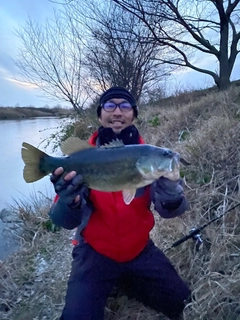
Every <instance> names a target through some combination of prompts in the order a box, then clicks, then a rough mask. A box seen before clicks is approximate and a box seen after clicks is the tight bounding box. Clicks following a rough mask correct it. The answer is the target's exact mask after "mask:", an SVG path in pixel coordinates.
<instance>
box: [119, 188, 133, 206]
mask: <svg viewBox="0 0 240 320" xmlns="http://www.w3.org/2000/svg"><path fill="white" fill-rule="evenodd" d="M122 194H123V201H124V202H125V203H126V204H130V203H131V201H132V199H134V197H135V194H136V189H131V190H123V191H122Z"/></svg>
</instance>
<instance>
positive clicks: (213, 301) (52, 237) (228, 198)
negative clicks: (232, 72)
mask: <svg viewBox="0 0 240 320" xmlns="http://www.w3.org/2000/svg"><path fill="white" fill-rule="evenodd" d="M188 94H189V95H191V92H189V93H188ZM186 101H187V102H186ZM156 118H157V119H158V120H155V119H156ZM239 118H240V92H239V88H238V87H237V86H233V87H232V88H230V89H229V90H228V91H226V92H215V91H213V92H209V93H207V94H204V95H202V96H199V97H198V99H196V100H195V99H194V98H193V99H192V98H191V97H188V98H186V99H184V102H182V103H181V101H179V100H178V99H177V97H176V99H175V100H174V101H172V103H171V106H168V107H167V108H165V107H159V108H158V107H157V106H154V108H151V107H144V109H142V110H141V109H140V117H139V119H138V121H137V122H136V125H137V126H138V128H139V130H140V132H141V133H142V135H143V136H144V138H145V140H146V142H148V143H151V144H157V145H161V146H163V145H164V146H166V147H171V148H172V149H174V150H177V151H178V152H180V153H181V155H182V156H183V157H184V158H186V160H188V161H189V162H190V163H191V165H190V166H187V167H184V166H183V167H182V168H181V174H182V177H183V179H184V181H185V194H186V196H187V198H188V200H189V203H190V209H189V210H188V211H187V212H186V213H185V214H184V215H183V216H181V217H177V218H175V219H169V220H166V219H162V218H161V217H159V215H158V214H157V213H156V212H154V211H153V213H154V216H155V220H156V223H155V227H154V229H153V230H152V232H151V237H152V238H153V239H154V241H155V243H156V244H157V245H158V246H159V247H160V248H161V249H162V250H164V251H165V253H166V255H167V256H168V258H169V259H170V260H171V261H172V263H173V264H174V266H175V268H176V269H177V271H178V272H179V274H180V275H181V277H182V278H183V279H184V280H185V281H186V282H187V283H188V284H189V286H190V287H191V290H192V301H191V302H190V303H189V304H188V305H187V306H186V308H185V310H184V320H215V319H217V320H240V301H239V296H240V215H239V213H240V206H238V207H236V208H235V209H233V210H231V211H229V212H227V213H226V211H227V210H229V209H230V208H231V207H232V206H234V205H236V204H238V203H239V202H240V122H239ZM87 128H88V127H87ZM88 130H91V129H90V128H88ZM182 132H184V133H185V134H184V135H183V134H182ZM85 133H86V132H85V129H84V124H83V123H82V122H81V121H79V122H78V124H77V126H76V129H75V134H76V135H79V136H80V137H81V136H82V134H85ZM89 133H90V132H89ZM49 205H50V204H49V202H48V203H47V204H46V206H43V207H42V206H40V207H39V208H38V207H37V206H36V205H34V206H31V205H29V204H28V205H24V204H23V203H20V204H19V205H18V206H17V207H16V208H15V209H16V213H17V214H19V215H20V216H21V220H22V221H23V222H24V225H25V233H24V234H23V235H22V237H23V239H24V241H23V244H22V250H21V252H19V253H16V254H13V255H12V256H10V257H8V258H7V259H6V260H5V261H4V262H2V264H1V268H0V278H1V281H0V283H1V284H0V292H1V295H0V297H1V298H0V319H3V320H4V319H5V320H6V319H8V320H23V319H24V320H30V319H31V320H43V319H44V320H48V319H49V320H50V319H51V320H54V319H58V318H59V315H60V313H61V310H62V308H63V305H64V296H65V291H66V284H67V279H68V275H69V272H70V264H71V250H72V247H71V243H70V238H71V236H72V231H66V230H62V229H61V230H57V231H56V232H52V231H49V228H46V225H48V223H47V221H48V217H47V211H48V208H49ZM224 213H226V214H224ZM221 215H223V217H221ZM217 217H220V218H219V219H218V220H216V221H215V222H213V223H211V224H210V225H209V226H207V227H206V228H205V229H204V230H203V231H202V233H201V237H202V239H203V244H202V245H201V246H200V248H199V250H197V247H196V242H195V241H194V240H193V239H189V240H188V241H185V242H184V243H182V244H181V245H179V246H177V247H174V248H170V247H171V245H172V244H173V243H174V242H175V241H176V240H178V239H180V238H182V237H183V236H184V235H187V234H189V232H190V230H191V229H192V228H194V227H195V228H198V227H201V226H203V225H204V224H207V223H208V222H209V221H211V219H214V218H217ZM50 229H51V228H50ZM127 319H130V320H131V319H132V320H136V319H140V320H141V319H151V320H152V319H162V320H164V319H165V320H166V318H165V317H164V316H163V315H161V314H157V313H156V312H155V311H154V310H150V309H149V308H147V307H146V306H144V305H142V304H140V303H138V302H137V301H135V300H128V299H127V297H126V296H119V297H111V298H109V300H108V303H107V306H106V309H105V320H127Z"/></svg>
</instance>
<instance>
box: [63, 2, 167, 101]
mask: <svg viewBox="0 0 240 320" xmlns="http://www.w3.org/2000/svg"><path fill="white" fill-rule="evenodd" d="M68 15H69V18H70V17H71V19H72V20H75V21H78V22H80V23H82V24H83V25H84V28H85V29H87V30H88V32H89V37H88V41H87V42H86V48H87V54H86V58H87V59H86V60H85V63H86V67H87V69H88V70H89V72H90V76H91V79H92V81H93V82H94V80H95V86H96V87H99V85H100V87H101V89H102V90H105V89H107V87H109V86H112V85H118V86H123V87H126V88H127V89H129V90H130V91H131V93H132V94H133V95H134V96H135V98H136V100H137V101H138V100H139V98H140V96H141V94H142V92H143V90H144V89H146V88H147V87H149V86H150V87H152V86H155V84H156V83H158V82H159V80H160V79H161V78H163V77H165V76H166V74H168V73H169V72H170V71H169V69H170V68H168V69H167V68H165V67H164V66H163V65H162V62H161V61H159V60H156V57H157V56H158V55H159V54H160V53H159V52H160V50H159V49H160V48H159V44H158V43H157V42H156V40H155V39H153V41H149V35H150V32H149V30H147V29H146V28H144V27H143V25H142V24H141V23H140V21H139V19H137V18H136V17H134V16H132V15H131V14H129V13H128V12H125V11H124V10H122V9H121V8H119V7H118V6H116V5H113V4H111V2H105V3H104V4H102V5H101V6H97V2H96V1H94V0H92V1H91V0H88V1H87V2H85V1H81V2H79V1H71V3H69V5H68ZM166 69H167V70H166Z"/></svg>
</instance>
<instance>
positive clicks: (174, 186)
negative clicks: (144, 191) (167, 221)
mask: <svg viewBox="0 0 240 320" xmlns="http://www.w3.org/2000/svg"><path fill="white" fill-rule="evenodd" d="M182 185H183V181H182V179H178V180H177V181H172V180H169V179H167V178H164V177H161V178H160V179H158V180H157V181H156V182H155V183H154V185H153V203H154V204H156V203H157V202H160V203H161V205H162V206H163V207H164V208H166V209H170V210H173V209H175V208H177V207H178V206H179V205H180V204H181V202H182V199H183V187H182Z"/></svg>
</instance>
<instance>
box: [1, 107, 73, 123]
mask: <svg viewBox="0 0 240 320" xmlns="http://www.w3.org/2000/svg"><path fill="white" fill-rule="evenodd" d="M73 114H74V111H73V110H72V109H65V108H59V107H55V108H35V107H0V120H15V119H28V118H36V117H66V116H70V115H73Z"/></svg>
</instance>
